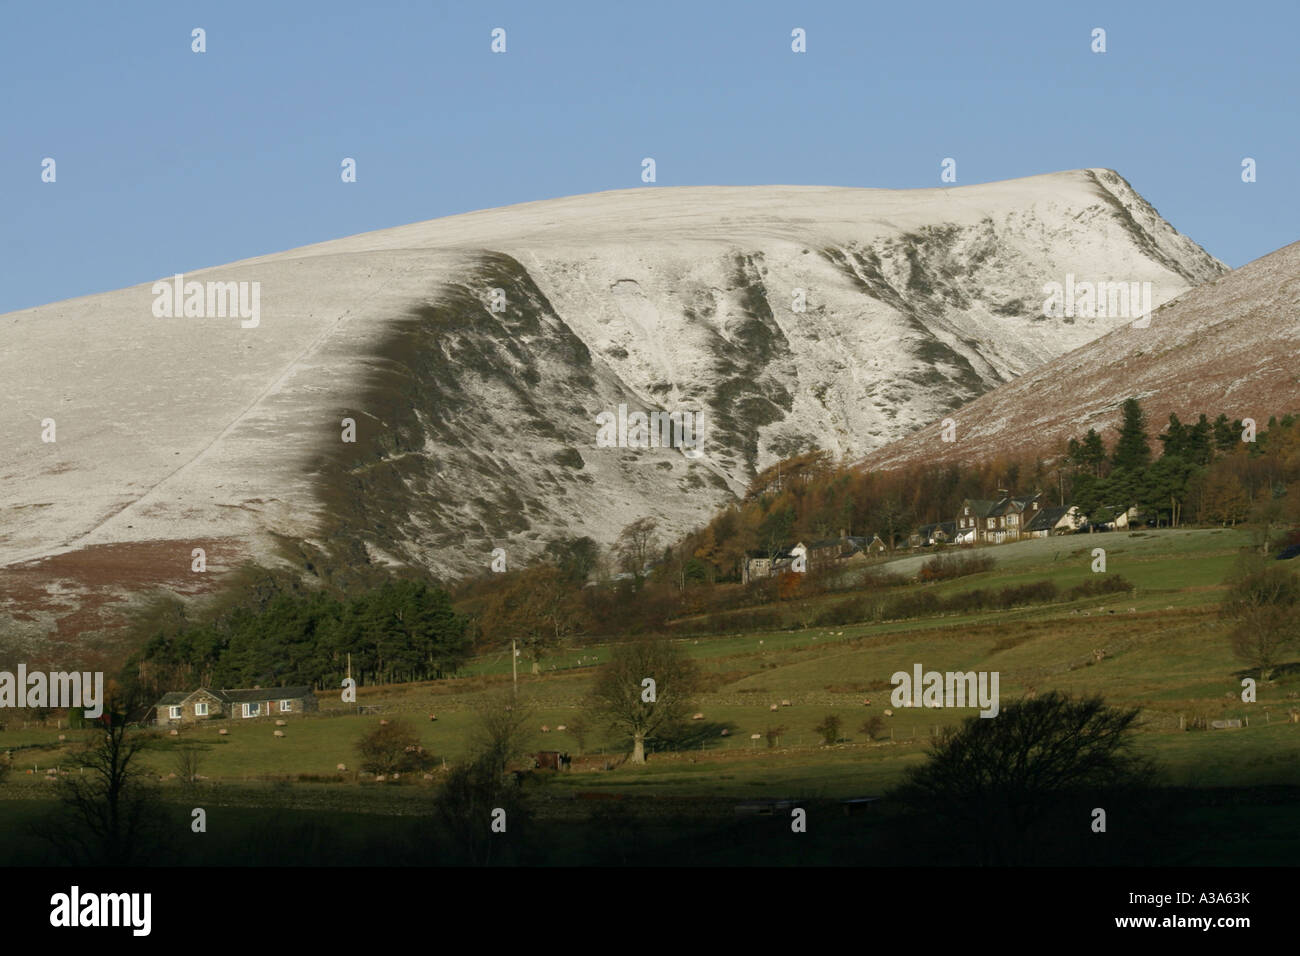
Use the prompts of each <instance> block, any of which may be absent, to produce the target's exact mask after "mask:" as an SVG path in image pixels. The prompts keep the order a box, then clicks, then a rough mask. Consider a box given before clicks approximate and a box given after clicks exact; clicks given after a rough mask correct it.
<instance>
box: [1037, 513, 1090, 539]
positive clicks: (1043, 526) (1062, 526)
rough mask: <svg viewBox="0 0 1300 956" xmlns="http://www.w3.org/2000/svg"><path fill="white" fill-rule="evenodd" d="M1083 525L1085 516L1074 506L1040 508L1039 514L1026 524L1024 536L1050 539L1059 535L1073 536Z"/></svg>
mask: <svg viewBox="0 0 1300 956" xmlns="http://www.w3.org/2000/svg"><path fill="white" fill-rule="evenodd" d="M1083 524H1084V519H1083V516H1082V515H1080V514H1079V509H1078V508H1076V507H1075V506H1073V505H1068V506H1066V507H1052V508H1040V509H1038V513H1037V514H1035V515H1034V517H1033V518H1031V519H1030V520H1029V521H1027V522H1026V523H1025V527H1024V531H1023V535H1024V537H1026V538H1050V537H1052V536H1053V535H1057V534H1072V533H1073V532H1075V531H1078V530H1079V528H1080V527H1082V526H1083Z"/></svg>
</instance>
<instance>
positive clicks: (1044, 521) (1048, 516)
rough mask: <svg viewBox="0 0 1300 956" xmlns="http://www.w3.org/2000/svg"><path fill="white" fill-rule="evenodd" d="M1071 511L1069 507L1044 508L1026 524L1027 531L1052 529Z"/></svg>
mask: <svg viewBox="0 0 1300 956" xmlns="http://www.w3.org/2000/svg"><path fill="white" fill-rule="evenodd" d="M1069 513H1070V509H1069V507H1068V506H1067V507H1064V508H1059V507H1058V508H1044V509H1043V510H1042V511H1040V512H1038V514H1036V515H1034V517H1033V518H1032V519H1031V520H1030V522H1029V524H1027V525H1025V531H1027V532H1028V531H1051V530H1052V529H1053V528H1055V527H1056V523H1057V522H1058V521H1060V520H1061V519H1062V518H1064V517H1065V516H1066V515H1067V514H1069Z"/></svg>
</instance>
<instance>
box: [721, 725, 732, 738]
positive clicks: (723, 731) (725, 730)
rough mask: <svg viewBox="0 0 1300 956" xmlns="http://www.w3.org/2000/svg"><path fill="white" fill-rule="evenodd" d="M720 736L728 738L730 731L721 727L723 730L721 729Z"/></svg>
mask: <svg viewBox="0 0 1300 956" xmlns="http://www.w3.org/2000/svg"><path fill="white" fill-rule="evenodd" d="M722 736H723V737H729V736H731V731H730V730H728V729H727V728H726V727H723V728H722Z"/></svg>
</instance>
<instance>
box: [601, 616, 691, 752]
mask: <svg viewBox="0 0 1300 956" xmlns="http://www.w3.org/2000/svg"><path fill="white" fill-rule="evenodd" d="M647 681H653V684H648V683H647ZM698 686H699V670H698V668H696V666H695V662H694V661H692V660H691V659H690V658H689V657H688V656H687V655H686V652H685V651H683V650H682V649H681V647H680V646H678V645H677V644H673V643H672V642H670V641H666V640H662V639H660V640H642V641H636V642H634V643H629V644H621V645H619V646H618V647H616V648H615V650H614V654H613V657H612V659H611V660H610V662H609V663H608V664H605V665H604V666H603V667H602V668H601V669H600V672H599V674H597V676H596V683H595V686H594V687H593V688H592V695H591V696H592V707H593V710H595V711H596V712H597V713H600V714H602V715H604V716H605V717H607V718H608V719H609V721H610V723H611V724H612V725H613V726H615V727H617V728H618V729H620V730H622V731H624V732H625V733H627V734H628V735H629V736H630V737H631V738H632V762H633V763H645V742H646V738H647V737H651V736H653V735H655V734H657V733H659V732H661V731H664V730H668V729H669V728H671V727H672V726H673V725H675V724H677V723H678V722H680V721H681V720H682V719H683V718H684V717H685V715H686V714H687V713H688V712H689V710H690V708H691V707H692V696H693V695H694V693H695V691H696V688H697V687H698Z"/></svg>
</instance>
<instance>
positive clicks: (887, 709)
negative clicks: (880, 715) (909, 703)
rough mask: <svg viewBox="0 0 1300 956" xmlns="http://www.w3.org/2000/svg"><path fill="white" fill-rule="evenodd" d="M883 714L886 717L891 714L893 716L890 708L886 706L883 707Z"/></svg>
mask: <svg viewBox="0 0 1300 956" xmlns="http://www.w3.org/2000/svg"><path fill="white" fill-rule="evenodd" d="M885 716H886V717H893V716H894V712H893V711H892V710H890V709H889V708H888V707H886V708H885Z"/></svg>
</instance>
